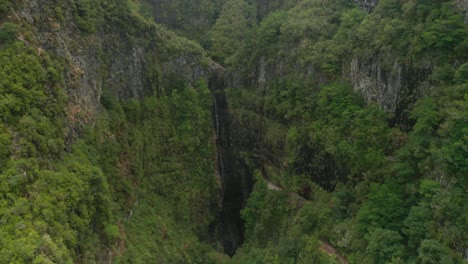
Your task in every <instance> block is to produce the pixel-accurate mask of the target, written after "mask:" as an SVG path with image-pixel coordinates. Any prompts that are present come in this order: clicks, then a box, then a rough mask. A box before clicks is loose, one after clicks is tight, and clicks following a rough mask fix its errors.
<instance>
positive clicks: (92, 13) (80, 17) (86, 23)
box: [74, 0, 97, 33]
mask: <svg viewBox="0 0 468 264" xmlns="http://www.w3.org/2000/svg"><path fill="white" fill-rule="evenodd" d="M74 1H75V2H74V3H75V20H76V25H77V26H78V28H79V29H80V30H82V31H83V32H86V33H93V32H94V31H96V15H97V14H96V2H94V1H91V0H74Z"/></svg>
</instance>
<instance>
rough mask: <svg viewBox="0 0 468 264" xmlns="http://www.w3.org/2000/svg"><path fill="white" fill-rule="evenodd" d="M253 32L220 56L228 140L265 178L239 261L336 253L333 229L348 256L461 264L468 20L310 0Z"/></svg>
mask: <svg viewBox="0 0 468 264" xmlns="http://www.w3.org/2000/svg"><path fill="white" fill-rule="evenodd" d="M239 2H242V1H239ZM224 15H225V16H227V17H222V16H220V18H219V19H223V20H226V21H230V20H229V19H230V18H229V17H228V16H233V15H229V14H227V13H226V14H224ZM244 16H245V17H248V16H249V14H248V13H244ZM235 21H238V20H235ZM232 25H234V23H233V24H232ZM227 27H229V26H227ZM238 28H239V27H236V29H238ZM213 32H215V33H216V27H213ZM245 32H246V33H245V36H246V39H245V40H244V41H242V44H238V45H237V46H240V47H241V48H240V49H236V50H235V51H233V52H231V53H230V54H226V55H225V57H224V58H223V62H224V64H225V65H226V66H227V67H229V68H230V69H231V72H232V76H233V78H234V81H232V82H231V87H232V88H231V89H229V90H228V91H227V94H228V99H229V103H230V106H231V109H230V112H231V118H232V122H233V123H235V124H236V127H239V128H240V129H238V131H236V132H235V133H233V138H234V139H233V142H236V144H237V145H236V146H235V147H239V148H241V149H242V150H243V151H244V154H243V156H244V157H245V158H246V159H247V160H249V162H250V163H253V164H256V165H254V166H253V167H254V168H255V166H256V167H257V168H258V171H259V175H261V176H259V177H258V179H257V187H256V188H254V191H253V193H252V194H251V198H250V199H249V201H248V203H247V206H246V208H245V209H244V211H243V215H244V218H245V220H246V227H247V229H246V242H245V245H244V246H243V247H242V248H241V249H240V250H239V251H238V254H236V256H235V257H234V258H233V262H235V263H327V261H331V262H333V261H334V260H326V259H327V257H326V256H327V255H326V254H325V253H323V252H321V251H320V250H319V247H320V246H321V244H320V242H319V241H320V240H325V241H326V240H328V241H330V242H331V243H332V244H333V245H335V246H336V247H337V248H338V249H339V250H340V251H341V253H342V254H343V255H344V256H345V257H346V258H347V260H348V261H349V262H350V263H461V262H462V261H463V258H465V254H466V253H465V249H466V248H467V241H466V236H467V234H468V233H467V231H468V230H467V229H466V228H467V226H468V225H467V219H468V218H467V214H466V210H467V208H466V205H467V202H468V200H467V197H468V195H467V177H466V171H467V168H468V164H467V162H466V157H468V150H467V149H466V145H467V130H466V123H467V111H466V107H467V103H468V102H467V92H468V83H467V81H468V80H467V76H466V69H465V68H466V65H467V64H466V63H467V61H468V57H467V54H468V52H467V51H468V45H467V36H468V28H467V26H466V24H464V20H463V13H462V10H460V9H458V8H457V6H456V3H455V2H454V1H443V2H440V1H438V2H437V1H436V2H427V1H379V3H378V5H377V6H376V8H375V11H374V12H372V13H366V12H364V11H361V10H359V9H357V8H355V7H354V5H353V3H351V1H319V0H305V1H299V2H298V3H297V4H296V5H295V6H294V7H292V8H291V9H289V10H287V11H281V10H280V11H275V12H272V13H270V14H269V15H267V16H266V17H265V18H264V19H263V20H261V21H260V22H259V24H258V25H256V26H253V27H250V28H246V29H245ZM219 35H220V37H221V36H222V37H225V38H229V37H232V38H234V39H233V40H232V41H233V42H235V41H239V39H237V38H236V37H235V36H234V37H233V36H229V35H227V34H224V33H223V32H219ZM224 41H227V42H229V40H224ZM213 47H214V48H215V47H216V46H213ZM213 54H215V53H213ZM262 178H268V179H270V180H271V181H273V182H275V183H277V184H278V185H280V186H281V187H282V188H283V189H284V190H285V191H284V193H283V192H272V191H267V190H266V187H265V186H264V183H263V180H262ZM287 192H294V193H298V194H300V195H301V196H303V197H305V198H306V199H308V200H310V202H308V203H306V204H305V205H304V204H300V205H297V204H296V203H295V202H292V201H291V198H290V197H289V198H288V195H287V194H286V193H287ZM324 258H325V259H324ZM336 261H338V260H336ZM333 263H334V262H333Z"/></svg>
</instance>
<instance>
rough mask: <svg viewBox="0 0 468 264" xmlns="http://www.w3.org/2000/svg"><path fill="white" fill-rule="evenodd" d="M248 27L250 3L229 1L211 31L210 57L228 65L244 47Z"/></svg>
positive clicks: (235, 0)
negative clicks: (233, 56)
mask: <svg viewBox="0 0 468 264" xmlns="http://www.w3.org/2000/svg"><path fill="white" fill-rule="evenodd" d="M248 27H249V6H248V3H247V2H246V1H243V0H241V1H238V0H228V1H227V2H226V3H225V4H224V6H223V9H222V10H221V13H220V15H219V18H218V19H217V20H216V23H215V24H214V26H213V28H212V29H211V31H210V36H211V42H212V46H211V48H210V51H211V53H210V56H211V57H212V58H213V59H214V60H215V61H219V62H221V63H224V64H226V63H228V60H227V59H228V58H229V57H231V56H232V55H234V53H236V51H238V50H239V47H241V46H242V43H243V40H244V39H245V36H246V34H247V31H248Z"/></svg>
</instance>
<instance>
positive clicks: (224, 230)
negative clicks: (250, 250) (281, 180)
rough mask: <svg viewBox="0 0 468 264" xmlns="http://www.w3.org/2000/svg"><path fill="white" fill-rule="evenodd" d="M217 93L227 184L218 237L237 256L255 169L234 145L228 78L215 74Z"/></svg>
mask: <svg viewBox="0 0 468 264" xmlns="http://www.w3.org/2000/svg"><path fill="white" fill-rule="evenodd" d="M209 87H210V89H211V91H212V94H213V125H214V128H215V132H216V138H217V139H216V145H217V149H218V163H219V164H218V169H219V175H220V177H221V180H222V185H223V202H222V210H221V212H220V213H219V215H218V217H217V227H216V235H215V236H216V240H217V241H219V242H220V243H221V244H222V246H223V251H224V253H225V254H228V255H230V256H233V255H234V254H235V253H236V250H237V249H238V248H239V247H240V246H241V245H242V243H243V242H244V221H243V219H242V217H241V214H240V211H241V210H242V208H243V207H244V205H245V203H246V201H247V198H248V196H249V194H250V192H251V190H252V185H253V182H252V170H251V169H250V168H249V167H248V166H247V164H246V163H245V161H244V160H243V159H242V158H241V157H240V155H239V152H238V150H237V149H236V147H235V146H234V145H233V144H232V136H233V133H235V128H233V127H231V122H230V114H229V105H228V101H227V98H226V94H225V93H224V89H225V88H226V80H225V79H224V77H223V75H222V74H221V73H215V74H213V75H212V76H211V78H210V80H209Z"/></svg>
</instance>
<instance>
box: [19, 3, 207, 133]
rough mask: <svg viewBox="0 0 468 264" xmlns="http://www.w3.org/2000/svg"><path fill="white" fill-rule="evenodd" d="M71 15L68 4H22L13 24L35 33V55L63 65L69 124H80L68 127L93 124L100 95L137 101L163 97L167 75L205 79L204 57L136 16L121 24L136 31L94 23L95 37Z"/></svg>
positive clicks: (116, 24) (195, 48)
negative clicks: (45, 54)
mask: <svg viewBox="0 0 468 264" xmlns="http://www.w3.org/2000/svg"><path fill="white" fill-rule="evenodd" d="M76 12H77V11H76V7H75V6H74V4H73V3H66V4H61V5H57V4H55V3H54V1H42V3H40V4H39V3H38V2H37V1H32V0H26V1H24V2H23V3H22V4H21V5H20V6H19V7H18V9H17V12H16V13H15V19H16V20H19V21H22V22H23V23H24V22H26V23H27V24H30V25H31V26H32V27H33V28H36V30H37V32H35V34H34V36H35V39H34V41H36V42H38V43H35V44H36V46H39V47H40V48H39V49H38V52H41V50H42V51H46V52H48V53H50V54H53V56H56V57H58V58H59V59H62V60H63V61H64V65H65V73H64V74H65V83H64V85H65V86H66V91H67V94H68V97H69V115H70V116H69V117H70V118H69V119H70V120H79V123H80V124H72V125H73V126H81V125H84V124H92V123H93V122H94V119H95V117H96V116H97V113H98V112H99V108H100V97H101V94H102V92H103V90H108V91H110V92H111V93H112V94H114V95H117V96H118V97H119V98H121V99H129V98H135V99H141V98H143V97H145V96H147V95H149V94H156V93H158V94H159V93H162V92H164V90H165V89H166V88H167V87H168V85H169V84H170V83H171V81H172V79H173V76H172V75H177V76H178V78H182V79H185V80H186V81H189V82H194V81H195V80H197V79H199V78H201V77H203V76H206V72H207V67H206V63H204V61H205V55H204V52H203V50H202V49H201V47H199V46H198V45H197V44H195V43H193V42H190V41H188V40H185V39H181V38H179V37H177V36H176V35H175V34H173V33H171V32H168V31H166V30H164V29H162V28H160V27H159V26H157V25H155V24H152V23H149V22H148V23H145V22H144V21H139V20H138V19H137V18H135V17H127V19H128V21H125V22H127V23H129V24H131V25H132V26H133V27H134V28H136V29H137V30H136V32H132V33H129V31H128V30H124V29H123V28H122V27H123V25H122V22H121V21H100V20H99V19H98V20H97V21H96V30H95V31H94V32H92V33H89V32H83V31H82V30H80V29H79V28H78V26H77V23H76ZM105 12H108V11H105ZM102 19H103V20H106V18H105V17H104V18H102ZM130 32H131V31H130ZM25 41H26V40H25ZM172 42H178V43H179V42H180V43H181V44H182V46H171V43H172Z"/></svg>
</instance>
